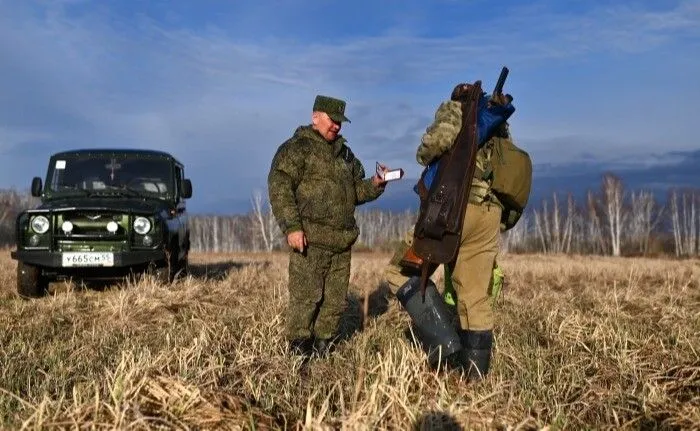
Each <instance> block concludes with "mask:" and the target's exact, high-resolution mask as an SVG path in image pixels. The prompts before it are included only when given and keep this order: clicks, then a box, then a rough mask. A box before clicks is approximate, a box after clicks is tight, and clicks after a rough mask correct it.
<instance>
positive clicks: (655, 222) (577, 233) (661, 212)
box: [0, 173, 700, 257]
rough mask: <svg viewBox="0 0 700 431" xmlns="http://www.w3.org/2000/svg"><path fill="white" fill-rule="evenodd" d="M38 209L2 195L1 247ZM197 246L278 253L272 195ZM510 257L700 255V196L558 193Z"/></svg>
mask: <svg viewBox="0 0 700 431" xmlns="http://www.w3.org/2000/svg"><path fill="white" fill-rule="evenodd" d="M36 204H37V200H36V198H32V197H31V196H30V195H29V194H28V193H21V192H17V191H14V190H4V191H0V245H3V246H12V245H13V244H14V237H15V231H14V221H15V218H16V216H17V214H18V213H19V212H20V211H21V210H23V209H24V208H29V207H32V206H35V205H36ZM356 218H357V223H358V226H359V229H360V236H359V238H358V242H357V244H356V246H355V249H356V250H384V251H388V250H391V249H392V248H393V247H394V246H395V245H396V243H397V242H398V241H400V240H402V239H403V237H404V235H405V233H406V231H408V229H410V228H411V227H412V226H413V224H414V223H415V221H416V219H417V212H416V211H410V210H407V211H402V212H390V211H386V210H378V209H372V210H365V209H362V207H359V208H358V210H357V212H356ZM189 224H190V242H191V244H192V250H193V251H197V252H236V251H253V252H255V251H273V250H284V249H286V240H285V238H284V235H283V234H282V233H281V232H280V230H279V228H278V226H277V223H276V221H275V219H274V216H273V215H272V212H271V210H270V204H269V202H268V200H267V196H266V194H265V193H263V192H262V191H259V190H256V191H253V193H252V194H251V209H250V211H249V212H248V213H246V214H232V215H219V214H194V215H191V216H190V218H189ZM501 249H502V251H503V252H507V253H555V254H556V253H561V254H597V255H612V256H623V255H626V256H630V255H674V256H678V257H682V256H697V255H698V254H700V190H699V189H671V190H669V191H668V195H667V196H666V199H665V202H663V203H662V202H659V201H658V200H657V197H656V196H655V195H654V193H652V192H651V191H649V190H625V188H624V185H623V182H622V180H621V179H620V178H619V177H618V176H616V175H614V174H611V173H607V174H604V175H603V177H602V179H601V184H600V189H599V190H590V191H588V193H587V194H586V196H585V199H583V200H582V201H578V202H577V201H576V199H575V198H574V196H573V195H572V194H562V193H555V194H553V195H552V196H551V197H549V198H547V199H543V200H542V201H540V202H530V203H529V207H528V209H527V210H526V212H525V213H524V214H523V216H522V218H521V219H520V221H519V222H518V224H517V225H516V226H515V227H514V228H513V229H511V230H510V231H508V232H505V233H503V234H502V238H501Z"/></svg>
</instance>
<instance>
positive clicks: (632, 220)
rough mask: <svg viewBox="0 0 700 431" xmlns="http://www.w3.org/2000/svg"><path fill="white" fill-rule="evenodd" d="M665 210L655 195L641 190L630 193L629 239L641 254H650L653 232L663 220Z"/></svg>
mask: <svg viewBox="0 0 700 431" xmlns="http://www.w3.org/2000/svg"><path fill="white" fill-rule="evenodd" d="M662 213H663V208H662V207H659V206H658V205H657V203H656V199H655V198H654V194H653V193H652V192H649V191H644V190H641V191H639V192H634V191H633V192H631V193H630V213H629V223H627V226H628V229H629V239H630V241H631V242H632V245H633V246H634V247H635V248H636V249H637V251H639V252H640V253H642V254H644V255H646V254H647V253H648V252H649V239H650V237H651V232H652V231H653V230H654V228H655V227H656V226H657V225H658V223H659V222H660V220H661V215H662Z"/></svg>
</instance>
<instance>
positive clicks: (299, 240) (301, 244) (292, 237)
mask: <svg viewBox="0 0 700 431" xmlns="http://www.w3.org/2000/svg"><path fill="white" fill-rule="evenodd" d="M287 244H289V246H290V247H292V249H293V250H299V251H300V252H302V253H303V252H304V248H305V247H306V245H307V244H306V235H304V231H303V230H297V231H294V232H289V234H288V235H287Z"/></svg>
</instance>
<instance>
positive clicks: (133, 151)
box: [51, 148, 182, 164]
mask: <svg viewBox="0 0 700 431" xmlns="http://www.w3.org/2000/svg"><path fill="white" fill-rule="evenodd" d="M83 154H93V155H102V154H119V155H139V154H140V155H144V156H149V157H163V158H167V159H172V160H173V161H174V162H175V163H178V164H182V163H180V161H179V160H177V159H176V158H175V157H173V155H172V154H170V153H167V152H165V151H160V150H146V149H141V148H81V149H74V150H66V151H61V152H58V153H55V154H53V155H52V156H51V157H54V158H60V157H71V156H77V155H83Z"/></svg>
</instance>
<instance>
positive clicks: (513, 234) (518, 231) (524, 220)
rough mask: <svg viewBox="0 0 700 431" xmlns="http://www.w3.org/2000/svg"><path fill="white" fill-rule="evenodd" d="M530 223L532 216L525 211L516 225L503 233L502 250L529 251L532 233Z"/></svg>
mask: <svg viewBox="0 0 700 431" xmlns="http://www.w3.org/2000/svg"><path fill="white" fill-rule="evenodd" d="M530 224H531V223H530V216H529V215H528V214H527V213H523V215H521V216H520V220H518V223H517V224H516V225H515V226H513V227H512V228H511V229H510V230H508V231H506V232H504V233H503V234H501V252H502V253H511V252H520V251H527V250H528V249H527V247H528V243H529V242H530V241H529V240H530V235H531V232H530Z"/></svg>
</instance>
